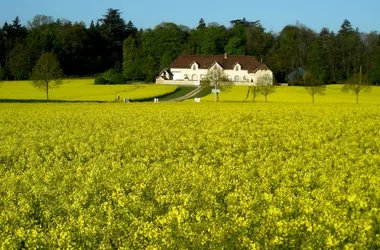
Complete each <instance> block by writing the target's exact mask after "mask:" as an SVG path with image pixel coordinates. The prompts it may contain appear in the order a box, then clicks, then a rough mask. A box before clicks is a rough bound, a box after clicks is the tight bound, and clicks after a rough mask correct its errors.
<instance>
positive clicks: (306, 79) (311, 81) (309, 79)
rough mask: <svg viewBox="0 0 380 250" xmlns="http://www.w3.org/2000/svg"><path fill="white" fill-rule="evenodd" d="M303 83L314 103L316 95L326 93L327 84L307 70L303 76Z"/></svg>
mask: <svg viewBox="0 0 380 250" xmlns="http://www.w3.org/2000/svg"><path fill="white" fill-rule="evenodd" d="M303 83H304V86H305V89H306V91H307V92H308V93H309V95H310V96H311V100H312V102H313V103H314V96H315V95H325V93H326V85H325V84H324V82H323V81H321V80H319V79H316V78H315V77H314V76H313V74H311V73H310V72H306V73H305V75H304V76H303Z"/></svg>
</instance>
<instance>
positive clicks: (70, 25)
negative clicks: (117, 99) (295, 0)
mask: <svg viewBox="0 0 380 250" xmlns="http://www.w3.org/2000/svg"><path fill="white" fill-rule="evenodd" d="M51 51H54V53H55V54H56V55H57V57H58V60H59V62H60V65H61V67H62V69H63V72H64V74H65V75H66V76H68V77H74V76H76V77H83V76H94V75H96V74H99V73H103V72H105V71H106V70H109V69H114V70H115V71H117V72H119V73H123V74H124V76H125V77H126V78H128V79H139V80H145V81H148V82H152V81H154V79H155V77H156V76H157V74H158V73H159V72H160V71H161V70H162V69H163V68H167V67H169V65H170V62H171V61H173V60H174V59H176V58H177V57H178V56H179V55H182V54H196V55H214V54H223V53H224V52H226V53H227V54H229V55H252V56H255V57H256V58H257V59H258V60H261V61H262V62H263V63H265V64H266V65H267V66H268V67H269V68H270V69H271V70H272V71H273V72H274V74H275V77H276V80H277V81H278V82H284V81H286V76H287V75H288V74H289V73H290V72H291V71H293V70H295V69H297V68H299V67H302V68H304V69H306V70H307V71H309V72H311V73H312V74H313V75H314V76H316V77H317V78H318V79H320V80H323V81H324V82H325V83H327V84H331V83H339V82H343V81H345V80H347V79H348V78H350V77H351V76H352V75H354V74H356V73H358V72H359V69H360V68H362V71H363V73H365V74H366V75H367V76H368V79H369V80H370V81H371V82H372V83H373V84H379V83H380V35H379V33H378V32H377V31H373V32H370V33H365V32H361V31H360V30H359V28H355V27H353V25H352V24H351V23H350V21H349V20H344V21H343V23H342V25H341V27H340V29H339V31H337V32H334V31H331V30H329V29H328V28H325V27H324V28H322V29H321V30H320V31H315V30H313V29H311V28H309V27H307V26H305V25H303V24H301V23H298V22H297V23H296V24H295V25H293V24H289V25H285V26H284V28H283V29H282V30H281V31H280V32H278V33H275V32H272V31H267V30H266V29H265V27H263V26H262V25H261V23H260V21H259V20H254V21H249V20H248V19H245V18H242V19H237V20H231V22H230V26H229V27H225V26H223V25H220V24H218V23H216V22H208V23H206V21H205V20H203V19H200V21H199V23H198V25H196V27H194V28H189V27H187V26H184V25H179V24H175V23H168V22H163V23H161V24H159V25H157V26H156V27H155V28H153V29H144V30H143V29H138V28H136V27H135V26H134V24H133V23H132V21H128V22H127V21H126V20H124V19H123V18H122V17H121V12H120V10H118V9H108V10H107V11H106V13H105V14H104V15H103V16H102V17H101V18H99V19H97V20H96V21H92V22H91V24H90V25H89V26H88V27H87V26H86V24H85V23H84V22H71V21H69V20H66V19H54V18H53V17H51V16H45V15H36V16H35V17H34V18H33V19H32V20H30V21H28V22H27V24H26V25H22V23H21V20H20V18H19V17H16V18H15V19H14V20H12V21H11V22H9V23H8V22H5V23H4V25H3V26H2V27H1V29H0V80H25V79H29V77H30V74H31V71H32V69H33V66H34V65H35V63H36V62H37V60H38V59H39V58H40V57H41V55H42V54H43V53H45V52H51Z"/></svg>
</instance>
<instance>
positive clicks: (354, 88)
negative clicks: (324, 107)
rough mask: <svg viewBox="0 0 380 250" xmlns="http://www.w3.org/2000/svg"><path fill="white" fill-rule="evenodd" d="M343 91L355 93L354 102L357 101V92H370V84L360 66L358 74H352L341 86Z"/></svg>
mask: <svg viewBox="0 0 380 250" xmlns="http://www.w3.org/2000/svg"><path fill="white" fill-rule="evenodd" d="M342 91H343V92H352V93H354V94H355V95H356V103H359V94H360V92H362V91H366V92H370V91H371V85H369V82H368V78H367V75H363V74H362V71H361V68H360V73H359V74H354V75H352V76H351V77H350V78H349V79H347V81H346V82H345V84H344V85H343V88H342Z"/></svg>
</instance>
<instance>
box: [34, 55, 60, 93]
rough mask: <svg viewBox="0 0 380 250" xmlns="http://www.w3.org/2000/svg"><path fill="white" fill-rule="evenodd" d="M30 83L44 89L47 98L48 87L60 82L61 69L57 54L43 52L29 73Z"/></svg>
mask: <svg viewBox="0 0 380 250" xmlns="http://www.w3.org/2000/svg"><path fill="white" fill-rule="evenodd" d="M30 78H31V80H32V85H33V86H34V87H36V88H38V89H41V90H44V91H45V93H46V100H49V89H50V88H52V87H57V86H59V85H60V84H62V79H61V78H62V69H61V66H60V65H59V62H58V59H57V56H56V55H55V54H54V53H53V52H50V53H44V54H43V55H42V56H41V57H40V59H38V61H37V63H36V65H35V66H34V67H33V70H32V75H31V77H30Z"/></svg>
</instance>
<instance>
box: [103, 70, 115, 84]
mask: <svg viewBox="0 0 380 250" xmlns="http://www.w3.org/2000/svg"><path fill="white" fill-rule="evenodd" d="M115 74H117V72H116V70H114V69H109V70H107V71H106V72H104V74H103V78H104V79H106V81H107V82H108V83H110V82H111V78H112V76H113V75H115Z"/></svg>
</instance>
